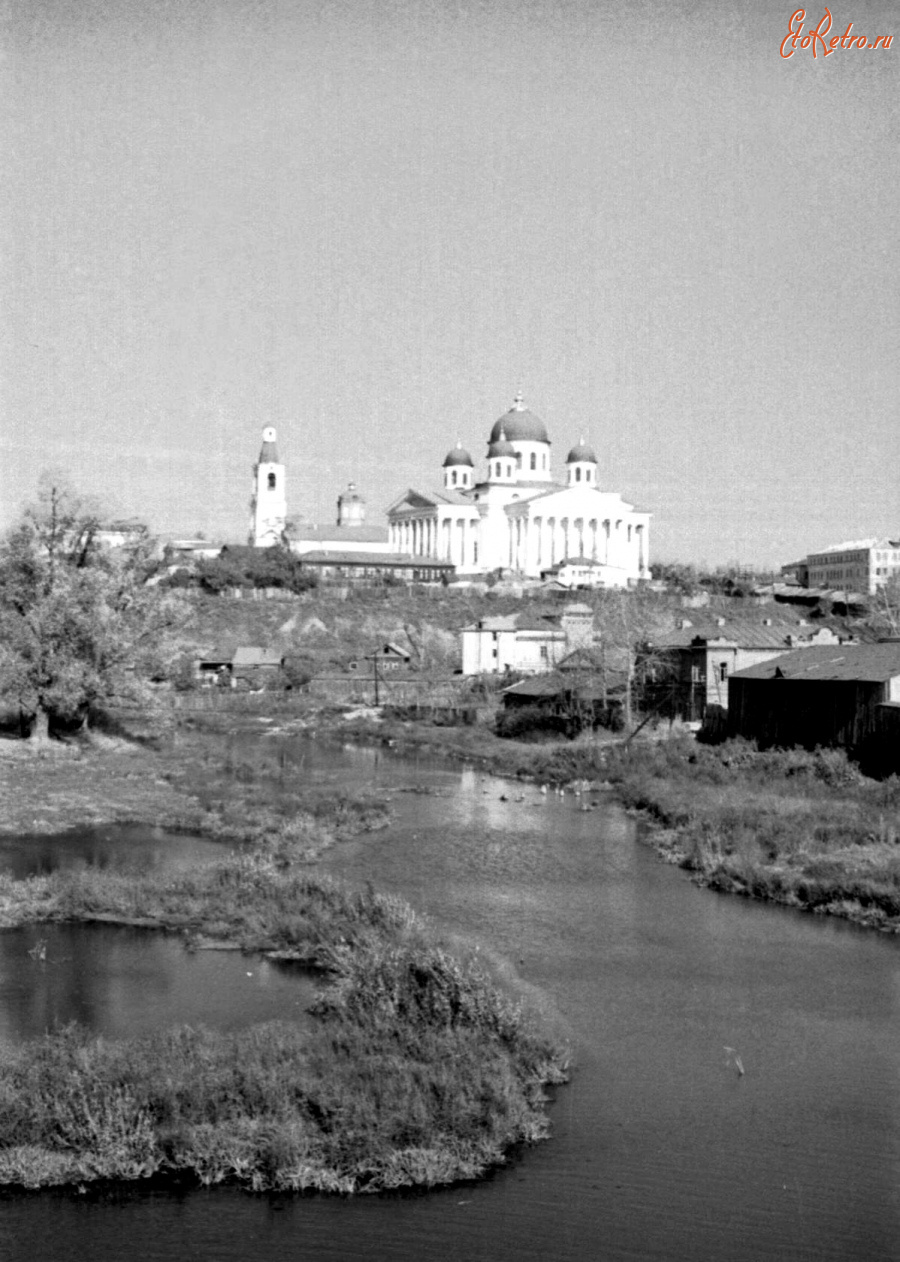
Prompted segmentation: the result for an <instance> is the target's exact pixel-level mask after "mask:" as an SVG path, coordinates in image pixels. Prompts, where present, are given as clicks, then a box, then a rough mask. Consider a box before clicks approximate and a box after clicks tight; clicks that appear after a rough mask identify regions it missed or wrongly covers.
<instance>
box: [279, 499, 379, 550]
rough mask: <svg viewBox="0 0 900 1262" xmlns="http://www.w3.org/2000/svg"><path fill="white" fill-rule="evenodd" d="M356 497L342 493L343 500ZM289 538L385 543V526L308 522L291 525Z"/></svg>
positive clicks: (328, 541)
mask: <svg viewBox="0 0 900 1262" xmlns="http://www.w3.org/2000/svg"><path fill="white" fill-rule="evenodd" d="M354 498H355V499H358V498H359V496H352V495H347V494H344V495H342V496H341V499H343V500H349V499H354ZM290 537H291V539H296V540H297V541H298V542H300V541H301V540H308V539H321V540H322V543H323V544H327V543H336V542H337V541H338V540H339V539H340V540H341V541H342V542H347V543H387V541H388V530H387V526H335V525H333V524H331V523H328V524H320V525H314V524H312V523H309V522H304V523H301V524H300V525H297V526H293V527H292V528H291V532H290Z"/></svg>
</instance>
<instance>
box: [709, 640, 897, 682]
mask: <svg viewBox="0 0 900 1262" xmlns="http://www.w3.org/2000/svg"><path fill="white" fill-rule="evenodd" d="M898 677H900V640H886V641H882V642H881V643H880V644H834V645H822V646H821V647H814V648H808V649H796V650H795V651H794V652H793V653H782V654H781V655H780V656H779V657H772V658H770V659H769V660H768V661H767V662H760V663H759V665H757V666H747V667H746V668H745V669H744V670H737V671H735V672H734V674H733V675H732V676H731V678H732V679H794V680H807V681H809V682H815V681H816V680H831V681H834V680H850V681H852V680H856V681H858V682H860V683H884V682H885V681H886V680H888V679H894V678H898Z"/></svg>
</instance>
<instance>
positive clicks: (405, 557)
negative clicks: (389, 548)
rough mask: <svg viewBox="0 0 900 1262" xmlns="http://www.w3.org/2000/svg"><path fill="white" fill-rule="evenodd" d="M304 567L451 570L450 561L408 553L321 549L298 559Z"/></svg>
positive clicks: (305, 553)
mask: <svg viewBox="0 0 900 1262" xmlns="http://www.w3.org/2000/svg"><path fill="white" fill-rule="evenodd" d="M298 560H300V561H301V562H302V563H303V564H304V565H368V566H372V567H376V568H377V567H378V566H379V565H386V566H391V567H392V568H394V569H408V570H418V569H429V570H434V569H439V570H453V569H455V566H454V565H453V563H452V562H451V561H439V560H438V558H437V557H420V556H411V555H410V554H409V553H408V552H329V551H328V549H327V548H322V549H320V550H317V551H315V552H304V553H302V554H301V555H300V557H298Z"/></svg>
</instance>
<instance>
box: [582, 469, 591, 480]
mask: <svg viewBox="0 0 900 1262" xmlns="http://www.w3.org/2000/svg"><path fill="white" fill-rule="evenodd" d="M584 480H585V482H590V480H591V471H590V469H585V471H584Z"/></svg>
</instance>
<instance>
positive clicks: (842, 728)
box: [728, 640, 900, 749]
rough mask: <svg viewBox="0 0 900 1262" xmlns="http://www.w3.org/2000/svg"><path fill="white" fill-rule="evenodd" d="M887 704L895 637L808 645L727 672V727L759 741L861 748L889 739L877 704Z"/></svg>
mask: <svg viewBox="0 0 900 1262" xmlns="http://www.w3.org/2000/svg"><path fill="white" fill-rule="evenodd" d="M894 702H900V641H898V640H890V641H883V642H881V643H879V644H841V645H836V646H824V647H811V648H805V649H802V650H800V651H798V652H793V653H784V654H782V655H781V656H779V657H775V658H772V659H771V660H769V661H767V662H762V663H760V664H759V665H756V666H750V667H748V668H747V669H746V670H740V671H738V672H737V673H736V674H734V675H732V676H731V678H730V679H729V681H728V728H729V732H730V733H731V734H732V735H734V736H746V737H748V738H749V739H750V740H755V741H757V742H758V743H759V744H760V746H763V747H767V746H773V745H774V746H782V747H790V746H792V745H802V746H805V747H806V748H807V749H815V748H816V746H819V745H825V746H841V747H843V748H845V749H861V748H862V747H864V746H866V745H868V744H869V743H870V742H871V741H872V740H876V741H878V740H882V739H889V737H888V735H887V733H888V724H887V722H886V721H885V713H884V707H885V703H887V704H888V705H890V704H891V703H894ZM891 708H892V707H891Z"/></svg>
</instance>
